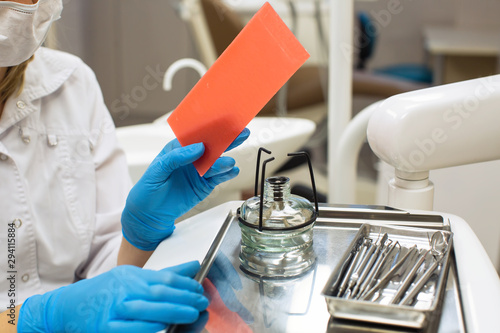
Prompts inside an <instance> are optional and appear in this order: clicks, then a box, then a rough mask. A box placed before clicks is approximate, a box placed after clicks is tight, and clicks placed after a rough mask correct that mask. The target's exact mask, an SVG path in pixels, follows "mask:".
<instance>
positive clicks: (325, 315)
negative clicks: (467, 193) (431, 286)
mask: <svg viewBox="0 0 500 333" xmlns="http://www.w3.org/2000/svg"><path fill="white" fill-rule="evenodd" d="M365 223H370V224H377V225H383V226H386V225H405V226H413V227H426V228H431V229H434V230H446V229H447V228H448V226H447V225H446V221H443V218H442V217H441V216H440V215H417V214H409V213H408V212H405V211H401V210H395V209H392V208H389V207H372V206H326V205H323V206H321V207H320V218H319V219H318V220H317V222H316V224H315V227H314V240H313V246H314V250H315V252H316V255H317V260H316V264H315V265H314V266H313V267H312V268H311V269H310V270H309V271H308V272H306V273H305V274H304V275H302V276H299V277H296V278H292V279H281V280H278V279H269V278H268V279H264V278H257V277H252V276H249V275H246V274H245V273H244V272H243V271H242V270H241V269H240V262H239V258H238V255H239V251H240V240H241V232H240V227H239V225H238V221H237V219H236V218H235V217H234V215H233V214H230V215H228V218H227V219H226V221H225V223H224V224H223V226H222V228H221V230H220V232H219V234H218V236H217V237H216V239H215V241H214V243H213V244H212V247H211V249H210V251H209V252H208V254H207V256H206V258H205V260H204V261H203V262H202V268H201V270H200V272H199V274H198V275H197V278H198V279H199V281H202V280H203V279H204V278H205V276H207V275H208V277H209V278H210V280H211V281H212V282H213V283H214V285H215V286H216V287H217V290H218V293H219V294H220V295H221V297H222V300H223V301H224V304H225V305H226V306H227V307H228V308H229V310H231V311H233V312H235V313H236V314H238V316H239V317H240V318H241V321H240V322H241V323H243V325H245V326H246V327H245V329H247V331H248V329H249V330H251V331H253V332H259V333H260V332H287V333H293V332H300V333H302V332H374V331H393V332H401V331H404V332H407V331H409V330H408V329H407V328H399V327H393V326H392V327H390V326H380V325H378V326H374V325H373V324H372V323H366V322H359V321H351V320H343V319H339V318H335V317H333V316H331V315H330V313H329V312H328V308H327V303H326V302H325V297H324V296H323V295H322V291H323V288H324V286H325V285H326V283H327V282H328V280H329V278H330V275H331V274H332V271H333V270H334V268H335V267H336V266H337V265H338V264H339V263H340V262H341V260H342V258H343V255H344V253H345V252H346V251H347V250H348V249H349V247H350V246H351V242H352V241H353V240H354V239H355V237H356V235H357V233H358V231H359V228H360V227H361V225H363V224H365ZM377 232H378V231H377ZM456 276H457V275H456V272H455V266H454V256H453V254H452V255H450V270H449V274H448V279H447V280H445V281H444V282H445V284H444V288H443V297H442V300H443V306H442V307H440V308H439V309H438V310H441V311H436V312H435V313H433V314H432V318H429V325H427V326H426V327H425V328H424V329H420V330H417V331H419V332H465V329H464V322H463V316H462V310H461V304H460V295H459V292H458V284H457V279H456ZM204 319H205V320H206V318H204ZM201 321H203V319H201ZM204 325H205V324H204V323H203V322H201V323H200V322H199V323H196V324H194V325H189V326H182V325H181V326H176V327H175V329H171V330H170V331H176V332H186V331H189V332H193V331H195V332H197V331H198V332H201V331H203V327H204ZM236 330H237V327H234V331H236ZM410 331H412V332H415V330H413V329H411V330H410Z"/></svg>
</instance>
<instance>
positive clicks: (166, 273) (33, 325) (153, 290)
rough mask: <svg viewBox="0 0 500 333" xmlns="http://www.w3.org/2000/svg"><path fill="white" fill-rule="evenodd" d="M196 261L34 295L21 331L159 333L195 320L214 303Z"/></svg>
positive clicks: (131, 270) (123, 272) (121, 270)
mask: <svg viewBox="0 0 500 333" xmlns="http://www.w3.org/2000/svg"><path fill="white" fill-rule="evenodd" d="M199 267H200V265H199V263H198V262H196V261H193V262H189V263H186V264H182V265H179V266H175V267H171V268H167V269H164V270H161V271H151V270H144V269H140V268H138V267H135V266H120V267H117V268H114V269H112V270H111V271H109V272H107V273H104V274H102V275H100V276H97V277H95V278H92V279H88V280H82V281H79V282H76V283H74V284H71V285H69V286H66V287H62V288H59V289H56V290H54V291H51V292H48V293H46V294H43V295H35V296H32V297H30V298H28V299H27V300H26V301H25V302H24V303H23V305H22V306H21V310H20V313H19V321H18V328H17V329H18V332H120V333H125V332H134V333H136V332H153V333H154V332H158V331H160V330H162V329H165V328H166V327H168V325H169V324H186V323H192V322H195V321H196V320H197V319H198V317H199V315H200V311H203V310H205V309H206V308H207V306H208V299H207V298H206V297H205V296H203V287H202V286H201V285H200V284H199V283H198V282H196V281H195V280H193V279H192V278H191V277H193V276H194V275H195V274H196V272H197V271H198V270H199Z"/></svg>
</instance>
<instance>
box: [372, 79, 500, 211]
mask: <svg viewBox="0 0 500 333" xmlns="http://www.w3.org/2000/svg"><path fill="white" fill-rule="evenodd" d="M499 124H500V75H495V76H489V77H485V78H480V79H474V80H469V81H463V82H458V83H452V84H447V85H443V86H438V87H432V88H427V89H422V90H416V91H412V92H408V93H404V94H400V95H396V96H392V97H390V98H388V99H386V100H385V101H383V102H382V103H381V104H380V105H379V106H378V109H377V110H375V111H374V113H373V116H372V117H371V118H370V121H369V123H368V130H367V137H368V142H369V144H370V147H371V149H372V150H373V151H374V152H375V154H376V155H377V156H378V157H379V158H380V159H382V160H383V161H385V162H387V163H388V164H390V165H392V166H394V167H395V168H396V177H395V178H394V179H393V180H392V181H391V183H390V186H389V187H390V190H389V204H390V205H393V206H396V207H399V208H414V209H424V210H432V201H433V185H432V183H431V182H429V180H428V177H429V171H430V170H434V169H440V168H445V167H452V166H458V165H464V164H470V163H477V162H485V161H491V160H496V159H500V130H499Z"/></svg>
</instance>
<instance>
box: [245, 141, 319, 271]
mask: <svg viewBox="0 0 500 333" xmlns="http://www.w3.org/2000/svg"><path fill="white" fill-rule="evenodd" d="M262 152H265V153H267V154H271V152H270V151H269V150H267V149H265V148H259V152H258V155H257V168H256V176H255V195H254V197H252V198H250V199H248V200H247V201H245V202H244V203H243V205H242V206H241V207H240V208H239V209H238V211H237V214H238V220H239V225H240V228H241V252H240V256H239V257H240V262H241V268H242V270H244V271H245V272H246V273H250V274H253V275H256V276H260V277H277V278H283V277H294V276H297V275H300V274H302V273H304V272H306V271H307V270H308V269H309V268H310V267H311V266H312V264H314V262H315V259H316V256H315V254H314V251H313V247H312V242H313V226H314V222H315V221H316V218H317V216H318V211H319V210H318V200H317V195H316V184H315V182H314V174H313V170H312V165H311V160H310V158H309V155H308V154H307V153H306V152H297V153H290V154H288V156H304V157H306V159H307V162H308V165H309V172H310V176H311V183H312V189H313V195H314V201H315V207H313V205H312V204H311V202H310V201H309V200H307V199H305V198H302V197H299V196H295V195H291V194H290V189H289V187H290V184H289V181H290V180H289V179H288V178H287V177H270V178H267V179H266V176H265V174H266V165H267V163H269V162H271V161H273V160H274V157H271V158H269V159H267V160H265V161H264V162H263V163H262V175H259V169H260V160H261V154H262ZM259 177H260V179H261V183H260V192H261V195H260V196H258V195H257V190H258V188H259V184H258V181H259ZM264 184H266V191H265V187H264ZM314 208H315V209H314Z"/></svg>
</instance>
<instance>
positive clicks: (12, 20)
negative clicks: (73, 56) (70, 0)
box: [0, 0, 63, 67]
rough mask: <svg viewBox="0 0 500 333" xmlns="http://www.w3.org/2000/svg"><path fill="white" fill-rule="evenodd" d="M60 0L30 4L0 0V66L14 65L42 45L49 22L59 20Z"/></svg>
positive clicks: (45, 0)
mask: <svg viewBox="0 0 500 333" xmlns="http://www.w3.org/2000/svg"><path fill="white" fill-rule="evenodd" d="M62 7H63V4H62V0H39V1H38V3H36V4H34V5H26V4H22V3H17V2H13V1H0V67H11V66H17V65H19V64H20V63H22V62H24V61H26V60H28V59H29V58H30V57H31V56H32V55H33V54H34V53H35V51H36V50H37V49H38V48H39V47H40V45H42V43H43V42H44V41H45V38H46V37H47V33H48V32H49V29H50V26H51V25H52V22H54V21H56V20H58V19H59V18H60V17H61V11H62Z"/></svg>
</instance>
